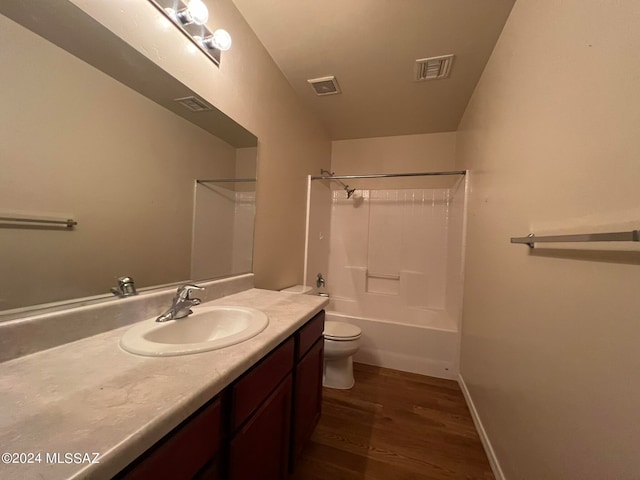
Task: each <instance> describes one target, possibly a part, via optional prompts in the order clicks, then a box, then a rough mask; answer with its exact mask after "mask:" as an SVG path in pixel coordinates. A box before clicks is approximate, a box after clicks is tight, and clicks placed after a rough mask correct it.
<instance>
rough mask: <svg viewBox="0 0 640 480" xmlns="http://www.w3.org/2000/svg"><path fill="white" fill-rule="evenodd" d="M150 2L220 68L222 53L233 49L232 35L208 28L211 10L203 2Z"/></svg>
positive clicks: (153, 0)
mask: <svg viewBox="0 0 640 480" xmlns="http://www.w3.org/2000/svg"><path fill="white" fill-rule="evenodd" d="M149 1H150V2H151V3H152V4H153V5H154V6H155V7H156V8H157V9H158V10H160V11H161V12H162V13H163V14H164V15H165V16H166V17H167V18H168V19H169V20H171V22H172V23H173V24H174V25H175V26H176V27H178V29H179V30H180V31H181V32H182V33H183V34H185V35H186V36H187V37H188V38H189V39H190V40H191V41H192V42H193V43H194V44H195V45H196V46H197V47H198V48H199V49H200V50H201V51H202V52H204V53H205V54H206V55H207V56H208V57H209V58H210V59H211V60H213V63H215V64H216V65H217V66H220V53H221V52H224V51H227V50H229V49H230V48H231V35H229V33H228V32H227V31H226V30H222V29H221V28H220V29H218V30H216V31H215V32H213V33H211V31H210V30H209V29H208V28H207V26H206V23H207V21H208V20H209V10H208V9H207V6H206V5H205V4H204V2H203V1H202V0H149Z"/></svg>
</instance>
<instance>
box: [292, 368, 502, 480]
mask: <svg viewBox="0 0 640 480" xmlns="http://www.w3.org/2000/svg"><path fill="white" fill-rule="evenodd" d="M354 373H355V377H356V384H355V386H354V387H353V388H352V389H351V390H334V389H328V388H325V389H324V390H323V403H322V416H321V417H320V422H319V423H318V426H317V427H316V430H315V432H314V434H313V437H312V438H311V442H310V443H309V445H308V446H307V447H306V448H305V450H304V452H303V454H302V457H301V458H300V459H299V461H298V462H297V466H296V469H295V473H294V475H293V476H292V480H361V479H366V480H405V479H406V480H414V479H415V480H422V479H425V480H426V479H434V480H435V479H493V478H494V476H493V474H492V473H491V467H490V466H489V462H488V461H487V457H486V455H485V453H484V450H483V448H482V444H481V443H480V438H479V437H478V433H477V432H476V430H475V427H474V425H473V420H472V419H471V415H470V414H469V410H468V409H467V406H466V403H465V401H464V397H463V396H462V392H461V391H460V388H459V387H458V384H457V383H456V382H454V381H452V380H443V379H439V378H432V377H425V376H422V375H415V374H412V373H406V372H399V371H397V370H389V369H386V368H380V367H373V366H369V365H362V364H354Z"/></svg>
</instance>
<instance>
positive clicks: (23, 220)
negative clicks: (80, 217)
mask: <svg viewBox="0 0 640 480" xmlns="http://www.w3.org/2000/svg"><path fill="white" fill-rule="evenodd" d="M0 222H21V223H38V224H42V223H45V224H47V225H51V224H54V225H66V227H67V228H73V226H74V225H77V224H78V222H76V221H75V220H73V219H71V218H68V219H66V220H42V219H39V218H19V217H0Z"/></svg>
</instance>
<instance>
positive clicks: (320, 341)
mask: <svg viewBox="0 0 640 480" xmlns="http://www.w3.org/2000/svg"><path fill="white" fill-rule="evenodd" d="M323 331H324V311H322V312H320V313H318V314H317V315H316V316H315V317H313V318H312V319H311V320H309V321H308V322H307V323H306V324H305V325H304V326H303V327H302V328H301V329H300V330H299V331H298V332H297V333H296V337H297V344H296V347H297V348H296V367H295V371H294V391H293V410H292V439H291V461H290V470H291V471H293V469H294V467H295V460H296V458H297V457H298V456H299V455H300V453H302V450H303V448H304V446H305V445H306V443H307V442H308V441H309V438H311V435H312V434H313V430H314V429H315V427H316V424H317V423H318V420H319V419H320V412H321V406H322V373H323V353H324V337H323Z"/></svg>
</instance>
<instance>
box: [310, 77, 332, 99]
mask: <svg viewBox="0 0 640 480" xmlns="http://www.w3.org/2000/svg"><path fill="white" fill-rule="evenodd" d="M307 82H309V84H311V86H312V87H313V90H314V91H315V92H316V95H335V94H336V93H340V86H339V85H338V81H337V80H336V77H334V76H333V75H332V76H330V77H321V78H311V79H309V80H307Z"/></svg>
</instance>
